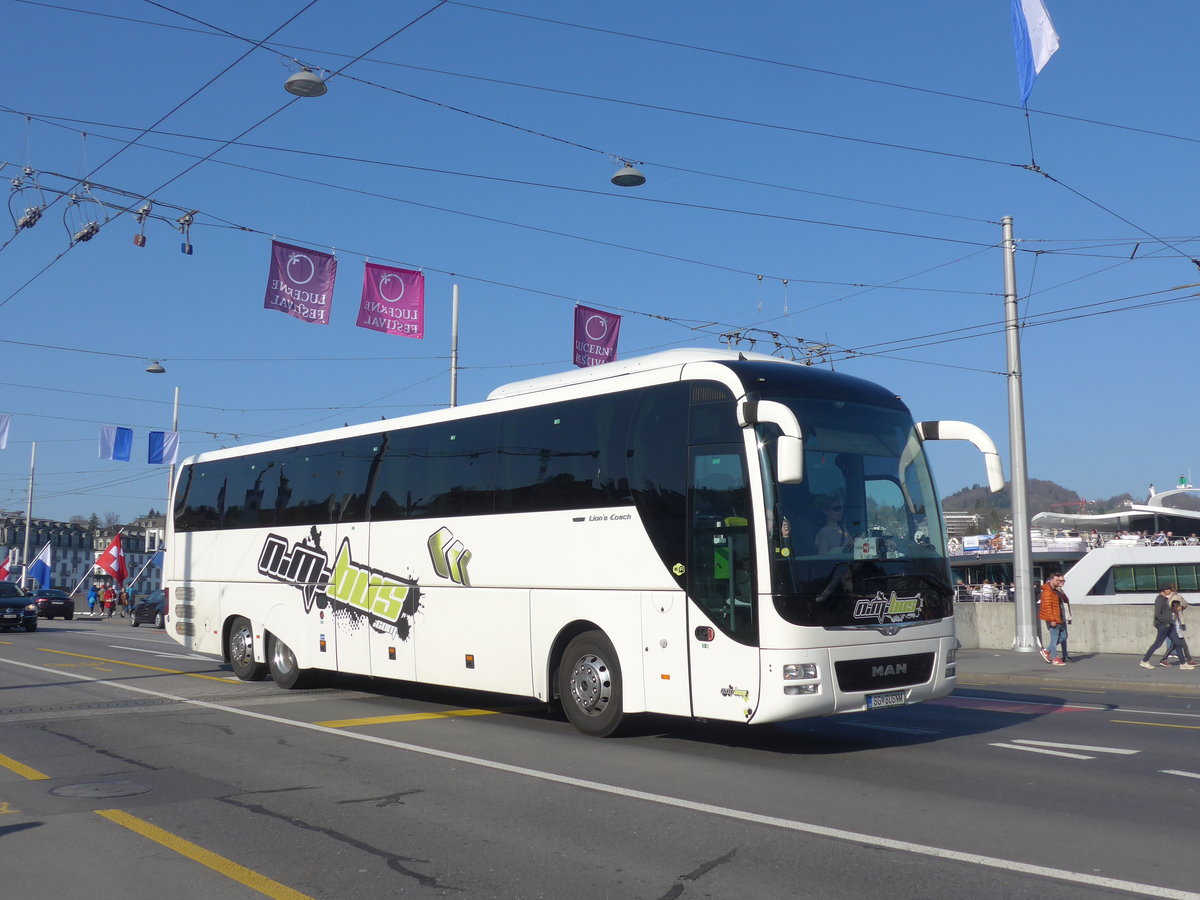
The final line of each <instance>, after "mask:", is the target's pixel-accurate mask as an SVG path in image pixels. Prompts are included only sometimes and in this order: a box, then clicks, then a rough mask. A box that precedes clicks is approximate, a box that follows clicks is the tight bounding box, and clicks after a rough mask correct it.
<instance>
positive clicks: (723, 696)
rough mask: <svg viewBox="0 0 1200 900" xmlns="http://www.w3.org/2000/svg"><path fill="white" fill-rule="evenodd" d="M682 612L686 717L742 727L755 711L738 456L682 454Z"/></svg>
mask: <svg viewBox="0 0 1200 900" xmlns="http://www.w3.org/2000/svg"><path fill="white" fill-rule="evenodd" d="M689 479H690V483H689V485H688V531H689V534H688V562H687V589H688V596H689V598H690V599H691V601H692V602H691V603H689V604H688V642H689V653H688V657H689V668H690V674H691V679H690V680H691V688H692V715H694V716H696V717H698V718H706V719H725V720H730V721H745V720H746V719H748V718H749V717H750V716H751V715H752V714H753V712H754V709H755V708H756V707H757V705H758V689H759V654H758V620H757V613H758V610H757V605H756V600H755V564H754V541H753V538H752V531H751V522H752V518H751V509H752V504H751V502H750V490H749V482H748V478H747V472H746V458H745V452H744V450H743V448H742V446H741V445H739V444H727V445H725V444H722V445H716V444H711V445H705V446H700V447H691V448H689Z"/></svg>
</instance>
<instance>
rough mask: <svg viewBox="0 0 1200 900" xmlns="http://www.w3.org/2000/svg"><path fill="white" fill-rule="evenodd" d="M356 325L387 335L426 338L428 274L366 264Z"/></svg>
mask: <svg viewBox="0 0 1200 900" xmlns="http://www.w3.org/2000/svg"><path fill="white" fill-rule="evenodd" d="M355 324H356V325H357V326H358V327H359V328H370V329H372V330H373V331H382V332H384V333H385V334H398V335H401V336H402V337H411V338H417V339H421V338H423V337H425V275H424V274H423V273H421V272H414V271H412V270H411V269H394V268H392V267H391V266H380V265H376V264H375V263H367V264H366V265H365V266H364V267H363V289H362V301H361V302H360V303H359V305H358V321H357V322H356V323H355Z"/></svg>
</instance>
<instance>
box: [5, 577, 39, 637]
mask: <svg viewBox="0 0 1200 900" xmlns="http://www.w3.org/2000/svg"><path fill="white" fill-rule="evenodd" d="M18 625H19V626H21V627H23V628H24V629H25V630H26V631H37V625H38V608H37V604H36V603H34V602H33V598H32V597H30V596H28V595H27V594H26V593H25V592H24V591H23V590H21V589H20V588H19V587H17V586H16V585H15V584H13V583H12V582H11V581H0V629H2V630H4V631H8V630H9V629H11V628H16V627H17V626H18Z"/></svg>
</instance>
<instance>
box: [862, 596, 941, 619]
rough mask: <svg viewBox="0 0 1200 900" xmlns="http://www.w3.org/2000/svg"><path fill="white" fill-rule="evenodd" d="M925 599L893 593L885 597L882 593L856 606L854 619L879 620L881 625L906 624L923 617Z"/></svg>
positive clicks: (863, 600)
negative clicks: (898, 595)
mask: <svg viewBox="0 0 1200 900" xmlns="http://www.w3.org/2000/svg"><path fill="white" fill-rule="evenodd" d="M924 605H925V598H924V597H922V596H921V595H920V594H917V595H916V596H913V597H897V596H896V592H895V591H892V593H891V596H884V594H883V592H882V591H879V592H878V593H876V594H875V596H874V597H871V598H870V599H867V598H865V597H864V598H863V599H862V600H859V601H857V602H856V603H855V604H854V618H856V619H878V620H879V624H880V625H883V624H886V623H888V622H905V621H908V620H911V619H917V618H920V616H921V608H922V607H923V606H924Z"/></svg>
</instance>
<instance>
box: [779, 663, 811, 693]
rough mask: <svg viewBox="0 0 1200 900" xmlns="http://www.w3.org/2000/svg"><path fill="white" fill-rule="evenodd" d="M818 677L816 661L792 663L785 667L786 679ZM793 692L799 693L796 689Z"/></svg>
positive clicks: (784, 676)
mask: <svg viewBox="0 0 1200 900" xmlns="http://www.w3.org/2000/svg"><path fill="white" fill-rule="evenodd" d="M816 677H817V664H816V663H790V664H788V665H786V666H784V667H783V680H784V681H799V680H801V679H804V678H816ZM793 693H799V691H794V692H793Z"/></svg>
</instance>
